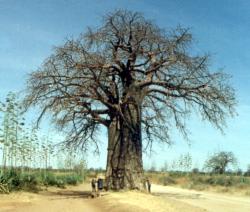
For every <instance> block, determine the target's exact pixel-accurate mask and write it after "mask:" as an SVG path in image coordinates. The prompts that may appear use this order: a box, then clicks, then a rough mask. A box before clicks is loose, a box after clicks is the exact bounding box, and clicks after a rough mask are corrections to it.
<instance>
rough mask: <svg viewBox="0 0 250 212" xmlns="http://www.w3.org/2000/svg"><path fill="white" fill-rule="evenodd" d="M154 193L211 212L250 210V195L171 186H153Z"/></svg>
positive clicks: (247, 211) (241, 211) (242, 211)
mask: <svg viewBox="0 0 250 212" xmlns="http://www.w3.org/2000/svg"><path fill="white" fill-rule="evenodd" d="M152 194H153V195H156V196H161V197H165V198H166V200H168V199H169V198H171V199H174V200H178V201H181V202H184V203H187V204H189V205H192V206H196V207H199V208H202V209H205V210H206V211H209V212H218V211H219V212H249V211H250V197H236V196H230V195H224V194H217V193H209V192H199V191H193V190H187V189H181V188H176V187H170V186H160V185H153V186H152Z"/></svg>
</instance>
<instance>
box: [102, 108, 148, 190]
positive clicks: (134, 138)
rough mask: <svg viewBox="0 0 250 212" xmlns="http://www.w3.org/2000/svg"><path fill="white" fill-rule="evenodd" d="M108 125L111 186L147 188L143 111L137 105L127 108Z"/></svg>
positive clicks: (108, 169)
mask: <svg viewBox="0 0 250 212" xmlns="http://www.w3.org/2000/svg"><path fill="white" fill-rule="evenodd" d="M123 114H124V115H125V117H123V118H122V117H119V116H118V117H115V118H114V119H113V121H112V122H111V124H110V126H109V128H108V157H107V169H106V181H107V188H108V189H113V190H120V189H140V190H141V189H143V188H144V187H143V163H142V139H141V111H140V107H139V106H138V105H137V104H129V105H126V107H124V108H123Z"/></svg>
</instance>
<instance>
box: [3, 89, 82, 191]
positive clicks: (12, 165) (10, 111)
mask: <svg viewBox="0 0 250 212" xmlns="http://www.w3.org/2000/svg"><path fill="white" fill-rule="evenodd" d="M0 122H1V125H0V156H1V158H0V193H9V192H11V191H16V190H26V191H33V192H37V191H39V190H40V189H42V188H44V187H45V188H46V187H47V186H58V187H61V188H64V187H65V186H66V185H76V184H78V183H80V182H82V181H83V180H84V179H85V177H86V162H85V160H84V158H82V157H79V156H78V155H77V154H76V153H75V152H74V151H72V150H70V149H67V148H64V149H62V146H57V145H55V142H53V141H52V139H51V138H50V136H49V135H48V134H47V135H43V134H42V133H41V132H39V131H38V129H36V128H34V126H33V125H34V124H33V125H32V124H28V123H27V121H26V120H25V118H24V117H23V113H22V107H21V105H20V104H19V102H18V100H17V96H16V94H14V93H9V94H8V95H7V97H6V100H5V102H4V103H0ZM53 167H54V168H53ZM55 167H57V168H56V169H55Z"/></svg>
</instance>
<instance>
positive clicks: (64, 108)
mask: <svg viewBox="0 0 250 212" xmlns="http://www.w3.org/2000/svg"><path fill="white" fill-rule="evenodd" d="M191 44H192V35H191V34H190V32H189V29H185V28H181V27H177V28H176V29H174V30H168V31H166V30H163V29H161V28H159V27H158V26H156V25H155V24H154V23H153V22H151V21H149V20H147V19H145V18H144V17H143V16H142V15H141V14H140V13H135V12H130V11H124V10H118V11H115V12H113V13H110V14H108V15H107V16H105V18H104V22H103V25H102V26H101V27H99V28H97V29H88V31H87V32H86V33H84V34H82V35H81V36H80V37H79V38H78V39H71V40H68V41H67V42H66V43H65V44H64V45H62V46H59V47H57V48H55V50H54V52H53V54H52V55H51V56H50V57H48V58H47V60H46V61H45V62H44V64H43V65H42V66H41V68H40V69H38V70H37V71H35V72H33V73H31V75H30V78H29V80H28V89H27V96H26V99H25V105H26V107H29V106H31V105H39V106H40V107H41V111H42V112H41V114H40V116H39V119H38V120H40V118H41V117H43V115H44V114H45V113H47V112H49V113H51V114H52V115H53V120H54V121H55V123H56V125H57V126H59V127H60V128H61V129H67V130H68V133H69V134H68V135H69V137H68V139H67V141H68V142H69V143H74V144H81V145H83V147H84V146H85V144H87V143H86V142H87V141H90V140H92V139H93V136H94V135H95V134H96V132H97V130H98V126H99V125H104V126H107V127H108V126H109V124H110V123H111V121H112V120H113V119H114V117H116V116H120V117H124V116H123V115H124V114H123V113H122V110H121V108H122V107H123V106H124V105H126V104H129V102H130V101H131V97H133V98H135V99H136V101H137V103H138V104H139V105H140V107H141V109H142V120H141V123H142V132H143V134H144V135H145V139H146V140H147V141H149V142H152V141H153V140H156V139H158V140H161V141H165V142H169V141H170V135H169V129H170V128H172V127H177V128H178V129H179V130H180V131H181V132H182V133H183V134H184V135H185V132H186V126H185V119H186V118H187V116H188V115H190V114H191V112H193V111H195V112H196V113H197V112H198V113H200V114H201V115H202V117H203V119H204V120H208V121H209V122H211V123H212V124H214V125H215V126H216V127H218V128H221V127H222V125H223V124H224V122H225V117H226V116H227V115H232V114H233V111H234V110H233V109H234V105H235V96H234V91H233V89H232V88H231V87H230V86H229V85H228V82H227V76H226V75H225V74H223V73H222V72H211V71H209V69H208V59H209V57H208V56H207V55H204V56H200V55H194V54H193V53H192V51H191Z"/></svg>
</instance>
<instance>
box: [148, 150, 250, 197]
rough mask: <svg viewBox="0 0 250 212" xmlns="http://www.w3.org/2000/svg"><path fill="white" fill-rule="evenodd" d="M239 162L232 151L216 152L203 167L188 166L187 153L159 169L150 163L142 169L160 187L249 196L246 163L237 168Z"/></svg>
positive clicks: (188, 155) (249, 178) (249, 176)
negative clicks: (145, 169)
mask: <svg viewBox="0 0 250 212" xmlns="http://www.w3.org/2000/svg"><path fill="white" fill-rule="evenodd" d="M238 166H239V164H238V163H237V159H236V157H235V156H234V154H233V153H232V152H225V151H221V152H216V153H214V154H213V155H212V156H210V157H208V159H207V160H206V161H205V163H204V166H203V169H202V170H199V169H198V168H192V167H193V166H192V157H191V155H190V154H189V153H188V154H184V155H180V157H179V158H177V159H176V160H174V161H172V162H171V163H167V162H165V164H164V166H163V167H162V168H161V171H156V167H154V165H152V167H151V168H149V169H148V170H147V171H146V174H145V175H146V177H148V178H149V179H151V181H152V182H153V183H156V184H160V185H164V186H168V185H171V186H178V187H182V188H187V189H194V190H200V191H201V190H209V191H216V192H228V193H237V194H243V195H248V196H249V195H250V165H248V167H247V169H246V171H244V172H243V171H242V170H241V169H239V168H238Z"/></svg>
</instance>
